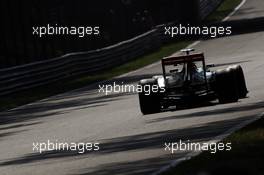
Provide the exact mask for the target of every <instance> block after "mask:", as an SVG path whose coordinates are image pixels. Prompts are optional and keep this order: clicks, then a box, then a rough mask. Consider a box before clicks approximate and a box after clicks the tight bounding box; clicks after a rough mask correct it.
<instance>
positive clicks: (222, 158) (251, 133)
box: [163, 118, 264, 175]
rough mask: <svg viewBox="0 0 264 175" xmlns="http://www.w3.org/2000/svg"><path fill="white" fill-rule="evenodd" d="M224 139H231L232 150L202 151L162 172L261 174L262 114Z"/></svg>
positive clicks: (263, 155) (263, 158)
mask: <svg viewBox="0 0 264 175" xmlns="http://www.w3.org/2000/svg"><path fill="white" fill-rule="evenodd" d="M224 142H225V143H229V142H231V143H232V150H231V151H224V152H218V153H216V154H211V153H209V152H204V153H202V154H201V155H199V156H197V157H194V158H193V159H191V160H189V161H186V162H182V163H180V164H179V165H178V166H177V167H176V168H173V169H171V170H170V171H168V172H166V173H164V174H163V175H194V174H195V175H196V174H199V173H202V172H206V173H207V174H212V175H215V174H217V175H218V174H221V175H222V174H225V175H226V174H232V175H233V174H234V175H236V174H239V175H244V174H245V175H260V174H264V166H263V162H264V149H263V148H264V118H262V119H260V120H259V121H256V122H254V123H253V124H251V125H249V126H247V127H245V128H243V129H242V130H240V131H237V132H235V133H234V134H232V135H230V136H229V137H228V138H226V139H225V140H224Z"/></svg>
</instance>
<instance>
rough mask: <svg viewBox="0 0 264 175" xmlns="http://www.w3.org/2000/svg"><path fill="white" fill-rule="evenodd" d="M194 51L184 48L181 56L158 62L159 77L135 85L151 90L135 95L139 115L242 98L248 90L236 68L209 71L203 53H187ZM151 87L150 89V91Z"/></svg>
mask: <svg viewBox="0 0 264 175" xmlns="http://www.w3.org/2000/svg"><path fill="white" fill-rule="evenodd" d="M192 51H194V49H184V50H182V52H185V53H186V54H185V55H183V56H172V57H166V58H163V59H162V60H161V62H162V70H163V75H157V76H154V77H152V78H151V79H143V80H141V81H140V82H139V85H140V86H142V87H143V89H144V87H145V86H148V88H150V89H155V91H151V92H150V93H145V92H139V93H138V95H139V103H140V109H141V112H142V113H143V114H151V113H157V112H161V111H162V110H164V109H167V108H169V107H171V106H176V108H177V107H180V106H188V105H192V104H198V103H201V102H206V101H212V100H215V99H218V100H219V102H220V103H229V102H236V101H238V99H241V98H245V97H246V96H247V93H248V90H247V87H246V82H245V78H244V73H243V70H242V68H241V66H240V65H232V66H229V67H227V68H225V69H220V70H216V71H212V70H210V68H212V67H215V66H214V65H213V64H211V65H206V64H205V60H204V54H203V53H195V54H190V52H192ZM152 87H153V88H152Z"/></svg>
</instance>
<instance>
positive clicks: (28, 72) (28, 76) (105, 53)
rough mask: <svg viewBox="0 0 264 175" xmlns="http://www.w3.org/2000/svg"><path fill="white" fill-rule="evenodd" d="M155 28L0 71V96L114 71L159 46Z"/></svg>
mask: <svg viewBox="0 0 264 175" xmlns="http://www.w3.org/2000/svg"><path fill="white" fill-rule="evenodd" d="M160 41H161V40H160V36H159V33H158V30H157V29H154V30H151V31H149V32H147V33H145V34H142V35H140V36H138V37H135V38H133V39H131V40H127V41H124V42H121V43H118V44H116V45H113V46H109V47H106V48H103V49H98V50H94V51H89V52H80V53H72V54H67V55H65V56H62V57H59V58H55V59H51V60H47V61H41V62H35V63H31V64H27V65H22V66H17V67H12V68H7V69H2V70H0V96H3V95H8V94H11V93H15V92H17V91H21V90H25V89H29V88H33V87H37V86H41V85H45V84H48V83H52V82H54V81H59V80H62V79H65V78H68V77H73V76H77V75H80V74H84V73H96V72H99V71H102V70H106V69H109V68H113V67H115V66H118V65H120V64H122V63H125V62H128V61H130V60H132V59H133V58H136V57H138V56H141V55H143V54H145V53H147V52H150V51H152V50H154V49H157V48H159V47H160V46H161V42H160Z"/></svg>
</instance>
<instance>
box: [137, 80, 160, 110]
mask: <svg viewBox="0 0 264 175" xmlns="http://www.w3.org/2000/svg"><path fill="white" fill-rule="evenodd" d="M139 85H141V86H142V88H143V89H150V92H149V93H146V92H139V93H138V97H139V105H140V110H141V112H142V114H144V115H147V114H153V113H158V112H160V111H161V106H160V99H161V97H160V93H154V92H152V91H151V89H152V87H153V85H155V86H158V83H157V80H156V79H145V80H141V81H140V82H139Z"/></svg>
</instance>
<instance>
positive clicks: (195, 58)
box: [161, 53, 204, 66]
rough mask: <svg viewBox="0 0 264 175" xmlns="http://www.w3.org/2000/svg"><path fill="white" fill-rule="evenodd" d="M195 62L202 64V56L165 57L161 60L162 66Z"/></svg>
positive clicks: (200, 54)
mask: <svg viewBox="0 0 264 175" xmlns="http://www.w3.org/2000/svg"><path fill="white" fill-rule="evenodd" d="M195 61H203V62H204V54H203V53H196V54H192V55H184V56H170V57H165V58H163V59H162V60H161V62H162V65H164V66H166V65H175V64H180V63H187V62H195Z"/></svg>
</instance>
